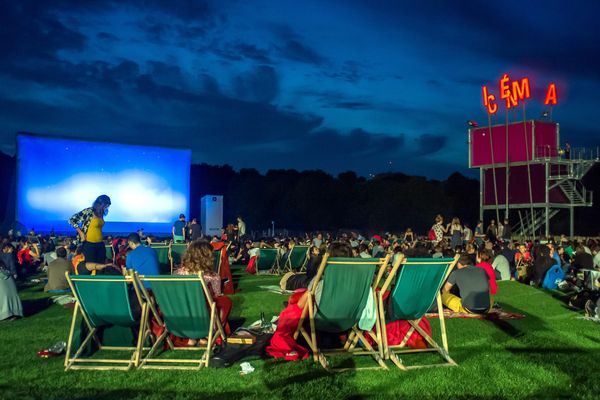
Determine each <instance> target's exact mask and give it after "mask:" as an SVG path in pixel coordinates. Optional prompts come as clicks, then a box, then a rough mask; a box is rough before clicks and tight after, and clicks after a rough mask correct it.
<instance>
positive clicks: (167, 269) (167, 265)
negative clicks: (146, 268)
mask: <svg viewBox="0 0 600 400" xmlns="http://www.w3.org/2000/svg"><path fill="white" fill-rule="evenodd" d="M150 247H152V248H153V249H154V251H155V252H156V256H157V258H158V267H159V270H160V273H161V275H168V274H171V273H172V271H171V257H170V254H169V253H170V248H169V246H168V245H165V244H152V245H151V246H150Z"/></svg>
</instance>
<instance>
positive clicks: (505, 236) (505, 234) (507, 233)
mask: <svg viewBox="0 0 600 400" xmlns="http://www.w3.org/2000/svg"><path fill="white" fill-rule="evenodd" d="M511 239H512V228H511V227H510V223H509V222H508V218H504V230H503V231H502V240H503V241H505V242H510V241H511Z"/></svg>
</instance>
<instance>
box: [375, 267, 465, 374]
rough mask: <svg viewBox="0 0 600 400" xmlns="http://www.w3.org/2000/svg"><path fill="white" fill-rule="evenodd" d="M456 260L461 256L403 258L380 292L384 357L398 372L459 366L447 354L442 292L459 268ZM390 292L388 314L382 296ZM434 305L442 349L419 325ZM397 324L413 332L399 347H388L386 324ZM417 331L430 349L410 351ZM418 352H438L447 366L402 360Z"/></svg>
mask: <svg viewBox="0 0 600 400" xmlns="http://www.w3.org/2000/svg"><path fill="white" fill-rule="evenodd" d="M457 260H458V256H456V257H455V258H402V259H400V260H398V261H399V262H397V263H395V264H394V266H393V267H392V270H391V272H390V273H389V275H388V277H387V279H386V280H385V282H384V283H383V286H382V287H381V290H380V291H379V292H378V294H377V302H378V304H379V307H378V308H379V312H380V321H382V331H383V343H384V345H383V351H384V357H385V358H386V359H390V360H391V361H392V362H393V363H394V364H395V365H396V366H397V367H398V368H400V369H403V370H406V369H410V368H423V367H433V366H455V365H456V363H455V362H454V360H452V358H450V355H449V354H448V338H447V335H446V324H445V321H444V309H443V306H442V298H441V294H440V290H441V288H442V285H443V284H444V282H445V281H446V279H447V278H448V275H449V274H450V272H452V269H453V268H454V266H455V265H456V262H457ZM387 290H390V294H389V298H388V301H389V302H391V304H388V307H387V313H386V307H385V305H384V301H383V293H385V292H386V291H387ZM434 301H437V307H438V318H439V324H440V331H441V336H442V345H441V346H440V345H439V344H438V343H437V342H436V341H435V340H434V339H433V338H432V337H431V336H429V335H428V334H427V333H426V332H425V331H424V330H423V329H422V328H421V327H420V326H419V322H420V321H421V319H422V318H423V316H424V315H425V313H427V311H428V310H429V309H430V307H431V305H432V304H433V302H434ZM397 320H406V321H408V322H409V324H410V326H411V328H410V329H409V330H408V332H407V333H406V335H405V337H404V338H403V340H402V341H401V343H400V344H398V345H394V346H391V345H389V344H388V336H387V330H386V324H387V323H389V322H393V321H397ZM414 331H417V332H419V333H420V334H421V335H422V336H423V338H424V339H425V341H426V342H427V344H429V346H431V347H430V348H427V349H410V348H407V347H406V342H407V341H408V339H409V338H410V336H411V335H412V334H413V332H414ZM419 352H438V353H439V355H440V356H441V357H442V359H443V360H444V362H443V363H438V364H428V365H413V366H405V365H404V364H403V363H402V360H401V359H400V358H399V356H400V355H401V354H402V353H419Z"/></svg>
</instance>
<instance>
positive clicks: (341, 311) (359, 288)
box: [294, 254, 390, 372]
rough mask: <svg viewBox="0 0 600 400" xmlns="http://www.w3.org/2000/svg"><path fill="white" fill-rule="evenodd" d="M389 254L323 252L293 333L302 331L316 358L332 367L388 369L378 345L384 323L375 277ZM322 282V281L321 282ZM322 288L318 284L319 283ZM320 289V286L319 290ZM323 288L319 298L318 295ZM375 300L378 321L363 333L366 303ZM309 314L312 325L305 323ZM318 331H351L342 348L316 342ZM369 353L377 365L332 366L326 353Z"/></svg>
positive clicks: (384, 266) (326, 366)
mask: <svg viewBox="0 0 600 400" xmlns="http://www.w3.org/2000/svg"><path fill="white" fill-rule="evenodd" d="M389 259H390V256H389V255H388V256H386V258H382V259H381V258H333V257H329V254H325V255H324V256H323V261H322V262H321V265H320V266H319V270H318V271H317V275H316V276H315V279H314V280H313V284H312V285H311V287H310V288H309V291H308V293H309V299H308V301H307V302H306V305H305V306H304V309H303V310H302V315H301V317H300V322H299V323H298V328H297V330H296V332H295V334H294V337H295V338H297V337H298V335H299V334H302V336H303V337H304V339H305V340H306V342H307V343H308V345H309V347H310V349H311V350H312V353H313V359H314V361H315V362H320V363H321V365H322V366H323V368H325V369H327V370H330V371H336V372H340V371H345V370H349V369H352V370H356V369H388V368H387V366H386V365H385V362H384V361H383V358H382V357H381V351H380V350H379V348H381V347H382V346H383V337H382V335H381V325H380V323H379V315H380V314H379V313H378V311H377V302H376V301H375V294H374V289H375V286H374V285H375V283H376V281H377V279H376V277H379V276H381V275H382V274H383V271H384V270H385V268H386V267H387V265H388V262H389ZM321 282H322V283H321ZM320 285H322V286H321V288H319V286H320ZM319 289H320V290H319ZM318 292H320V300H319V301H318V304H317V301H316V296H318ZM369 298H371V300H372V304H373V307H375V314H376V317H375V319H376V322H375V324H374V326H373V328H372V329H371V330H370V331H368V332H366V333H363V331H362V330H361V329H359V327H358V323H359V321H360V318H361V315H362V312H363V310H364V309H365V306H366V305H367V303H368V302H369ZM306 317H308V320H309V321H308V322H309V329H308V330H307V329H306V328H305V327H304V321H305V319H306ZM317 331H324V332H330V333H345V332H349V336H348V340H347V341H346V342H345V344H344V348H343V349H335V350H323V349H320V348H319V346H318V343H317ZM365 334H366V335H369V336H370V338H371V341H372V342H374V343H375V344H376V345H377V346H378V349H375V348H374V347H373V346H372V345H371V344H370V343H369V341H367V340H366V339H365ZM336 353H337V354H340V353H343V354H350V355H352V356H355V355H357V356H358V355H369V356H371V357H373V359H374V360H375V361H376V362H377V364H378V366H377V367H366V368H365V367H362V368H330V366H329V363H328V361H327V359H326V358H325V354H336Z"/></svg>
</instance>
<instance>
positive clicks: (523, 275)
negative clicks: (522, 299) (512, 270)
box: [515, 243, 533, 282]
mask: <svg viewBox="0 0 600 400" xmlns="http://www.w3.org/2000/svg"><path fill="white" fill-rule="evenodd" d="M532 262H533V259H532V257H531V253H530V252H529V251H528V250H527V246H526V245H525V244H523V243H521V244H520V245H519V248H518V251H517V252H516V253H515V267H516V271H517V279H518V280H519V282H524V281H525V280H526V279H527V276H528V275H529V269H530V266H531V264H532Z"/></svg>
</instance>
